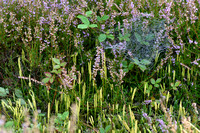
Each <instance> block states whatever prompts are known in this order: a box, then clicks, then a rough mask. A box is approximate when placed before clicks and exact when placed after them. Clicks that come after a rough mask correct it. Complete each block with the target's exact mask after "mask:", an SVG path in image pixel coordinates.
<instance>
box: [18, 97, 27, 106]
mask: <svg viewBox="0 0 200 133" xmlns="http://www.w3.org/2000/svg"><path fill="white" fill-rule="evenodd" d="M18 100H19V101H20V104H21V105H26V102H25V101H24V99H22V98H19V99H18Z"/></svg>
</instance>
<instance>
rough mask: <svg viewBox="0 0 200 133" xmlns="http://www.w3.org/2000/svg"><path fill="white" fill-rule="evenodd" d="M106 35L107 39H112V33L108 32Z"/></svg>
mask: <svg viewBox="0 0 200 133" xmlns="http://www.w3.org/2000/svg"><path fill="white" fill-rule="evenodd" d="M106 36H107V38H109V39H111V40H114V38H115V37H114V36H113V35H112V34H108V35H106Z"/></svg>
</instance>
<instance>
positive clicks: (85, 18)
mask: <svg viewBox="0 0 200 133" xmlns="http://www.w3.org/2000/svg"><path fill="white" fill-rule="evenodd" d="M77 18H79V19H81V21H82V23H84V24H85V25H90V21H89V20H88V18H87V17H85V16H83V15H78V16H77Z"/></svg>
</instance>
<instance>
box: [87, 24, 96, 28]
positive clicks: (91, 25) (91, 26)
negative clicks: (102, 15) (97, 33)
mask: <svg viewBox="0 0 200 133" xmlns="http://www.w3.org/2000/svg"><path fill="white" fill-rule="evenodd" d="M89 27H90V28H95V27H98V26H97V25H96V24H90V25H89Z"/></svg>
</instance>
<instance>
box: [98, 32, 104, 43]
mask: <svg viewBox="0 0 200 133" xmlns="http://www.w3.org/2000/svg"><path fill="white" fill-rule="evenodd" d="M98 40H99V42H103V41H105V40H106V35H105V34H100V35H99V37H98Z"/></svg>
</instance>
